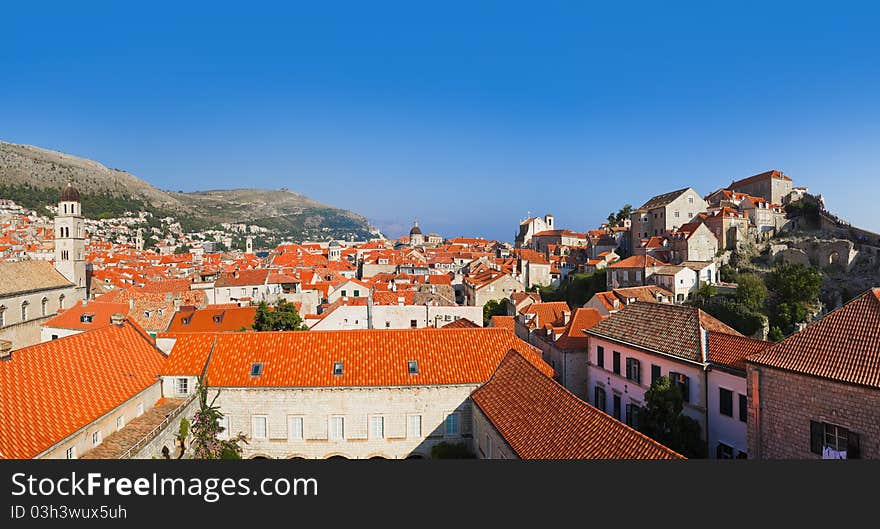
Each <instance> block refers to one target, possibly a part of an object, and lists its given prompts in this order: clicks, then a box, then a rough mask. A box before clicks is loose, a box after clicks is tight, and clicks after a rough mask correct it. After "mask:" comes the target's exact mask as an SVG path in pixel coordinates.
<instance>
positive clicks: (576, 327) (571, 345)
mask: <svg viewBox="0 0 880 529" xmlns="http://www.w3.org/2000/svg"><path fill="white" fill-rule="evenodd" d="M602 318H603V316H602V314H600V313H599V311H598V310H596V309H584V308H580V309H577V311H575V313H574V314H573V315H572V317H571V320H570V321H569V322H568V325H566V326H565V331H564V332H563V333H562V336H560V337H559V338H558V339H557V340H556V347H558V348H559V349H564V350H566V351H579V350H584V351H586V349H587V340H588V339H587V335H586V334H584V331H585V330H586V329H591V328H593V326H594V325H596V324H597V323H599V322H600V321H602Z"/></svg>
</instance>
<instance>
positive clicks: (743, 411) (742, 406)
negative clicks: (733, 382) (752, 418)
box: [739, 395, 749, 422]
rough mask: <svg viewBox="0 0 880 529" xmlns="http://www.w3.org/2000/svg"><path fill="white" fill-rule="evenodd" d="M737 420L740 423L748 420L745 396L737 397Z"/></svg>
mask: <svg viewBox="0 0 880 529" xmlns="http://www.w3.org/2000/svg"><path fill="white" fill-rule="evenodd" d="M739 420H741V421H742V422H746V421H748V420H749V399H747V398H746V396H745V395H740V396H739Z"/></svg>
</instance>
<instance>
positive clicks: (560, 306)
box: [522, 301, 571, 327]
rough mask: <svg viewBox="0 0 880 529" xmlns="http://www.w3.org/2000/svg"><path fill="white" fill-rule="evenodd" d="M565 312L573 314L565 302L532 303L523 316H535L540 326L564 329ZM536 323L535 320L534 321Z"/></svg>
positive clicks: (523, 312)
mask: <svg viewBox="0 0 880 529" xmlns="http://www.w3.org/2000/svg"><path fill="white" fill-rule="evenodd" d="M564 312H571V309H570V308H569V306H568V303H566V302H564V301H548V302H540V303H532V304H531V305H529V306H528V307H526V308H525V310H523V311H522V314H535V315H536V316H535V317H536V318H537V320H538V321H537V324H538V325H539V326H542V327H543V326H544V325H552V326H554V327H562V326H563V325H565V324H564V323H563V318H564V314H563V313H564ZM532 321H534V320H532Z"/></svg>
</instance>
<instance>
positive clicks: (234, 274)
mask: <svg viewBox="0 0 880 529" xmlns="http://www.w3.org/2000/svg"><path fill="white" fill-rule="evenodd" d="M239 275H240V274H239V273H238V268H236V269H235V272H232V277H234V278H235V279H238V276H239Z"/></svg>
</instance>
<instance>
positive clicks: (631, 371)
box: [626, 358, 642, 384]
mask: <svg viewBox="0 0 880 529" xmlns="http://www.w3.org/2000/svg"><path fill="white" fill-rule="evenodd" d="M626 378H627V379H628V380H632V381H633V382H635V383H636V384H641V383H642V363H641V362H639V360H638V359H637V358H627V359H626Z"/></svg>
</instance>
